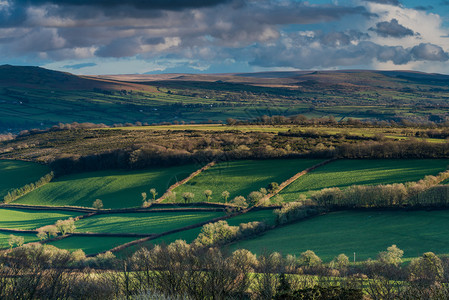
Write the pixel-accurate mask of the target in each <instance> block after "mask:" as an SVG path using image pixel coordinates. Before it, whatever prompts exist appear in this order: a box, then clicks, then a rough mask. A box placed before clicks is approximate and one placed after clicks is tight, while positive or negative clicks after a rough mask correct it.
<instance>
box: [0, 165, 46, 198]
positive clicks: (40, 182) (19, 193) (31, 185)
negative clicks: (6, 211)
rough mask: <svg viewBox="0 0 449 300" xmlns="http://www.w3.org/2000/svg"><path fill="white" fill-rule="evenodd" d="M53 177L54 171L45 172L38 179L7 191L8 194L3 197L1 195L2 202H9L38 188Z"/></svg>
mask: <svg viewBox="0 0 449 300" xmlns="http://www.w3.org/2000/svg"><path fill="white" fill-rule="evenodd" d="M53 177H54V173H53V172H50V173H48V174H46V175H45V176H42V177H41V178H40V179H39V180H38V181H36V182H34V183H29V184H26V185H25V186H23V187H21V188H18V189H14V190H12V191H9V192H8V194H7V195H6V196H5V197H3V202H4V203H10V202H12V201H14V200H16V199H18V198H20V197H22V196H24V195H26V194H28V193H29V192H32V191H34V190H35V189H37V188H40V187H41V186H44V185H46V184H47V183H49V182H50V181H51V180H52V179H53Z"/></svg>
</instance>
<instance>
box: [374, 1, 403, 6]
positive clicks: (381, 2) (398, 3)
mask: <svg viewBox="0 0 449 300" xmlns="http://www.w3.org/2000/svg"><path fill="white" fill-rule="evenodd" d="M365 1H366V2H374V3H380V4H390V5H395V6H399V5H401V2H400V1H399V0H365Z"/></svg>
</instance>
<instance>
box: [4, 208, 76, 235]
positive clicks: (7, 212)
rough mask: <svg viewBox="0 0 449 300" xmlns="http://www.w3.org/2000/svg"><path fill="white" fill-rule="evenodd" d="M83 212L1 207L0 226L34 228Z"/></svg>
mask: <svg viewBox="0 0 449 300" xmlns="http://www.w3.org/2000/svg"><path fill="white" fill-rule="evenodd" d="M81 214H82V213H79V212H71V211H59V210H24V209H8V208H0V228H6V229H26V230H34V229H37V228H40V227H43V226H46V225H53V224H54V223H56V221H58V220H65V219H68V218H70V217H76V216H79V215H81Z"/></svg>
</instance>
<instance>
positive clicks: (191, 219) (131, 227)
mask: <svg viewBox="0 0 449 300" xmlns="http://www.w3.org/2000/svg"><path fill="white" fill-rule="evenodd" d="M223 215H224V214H223V213H221V212H193V211H192V212H189V213H185V212H157V213H127V214H104V215H96V216H93V217H90V218H85V219H81V220H79V221H77V222H76V227H77V231H79V232H94V233H108V232H113V233H162V232H165V231H169V230H174V229H178V228H181V227H185V226H189V225H193V224H195V223H200V222H204V221H207V220H211V219H214V218H218V217H221V216H223Z"/></svg>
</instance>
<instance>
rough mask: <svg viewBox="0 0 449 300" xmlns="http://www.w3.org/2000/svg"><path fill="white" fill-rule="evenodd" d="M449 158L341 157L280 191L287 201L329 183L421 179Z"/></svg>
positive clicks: (444, 166)
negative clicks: (350, 158) (352, 158)
mask: <svg viewBox="0 0 449 300" xmlns="http://www.w3.org/2000/svg"><path fill="white" fill-rule="evenodd" d="M448 165H449V160H447V159H419V160H418V159H414V160H413V159H354V160H349V159H345V160H337V161H334V162H331V163H329V164H327V165H324V166H322V167H319V168H317V169H315V170H314V171H312V172H310V173H308V174H306V175H305V176H302V177H300V178H299V179H298V180H296V181H294V182H293V183H292V184H290V185H289V186H287V187H286V188H285V189H284V190H282V191H281V192H280V195H281V196H282V197H283V198H284V200H285V201H295V200H296V199H298V197H299V195H300V194H307V195H310V194H311V193H312V192H314V191H319V190H321V189H324V188H329V187H340V188H344V187H348V186H351V185H377V184H390V183H403V182H409V181H418V180H420V179H422V178H424V177H425V176H426V175H436V174H438V173H439V172H442V171H445V170H446V169H447V168H448Z"/></svg>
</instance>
